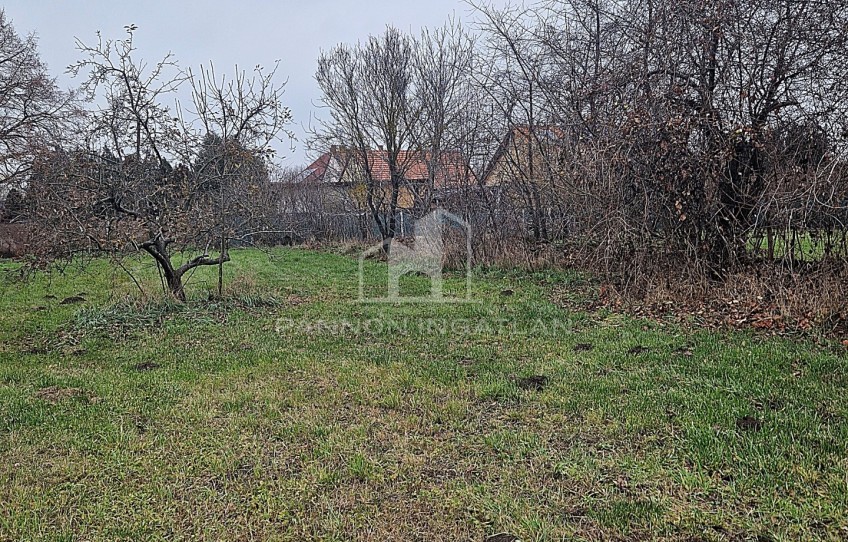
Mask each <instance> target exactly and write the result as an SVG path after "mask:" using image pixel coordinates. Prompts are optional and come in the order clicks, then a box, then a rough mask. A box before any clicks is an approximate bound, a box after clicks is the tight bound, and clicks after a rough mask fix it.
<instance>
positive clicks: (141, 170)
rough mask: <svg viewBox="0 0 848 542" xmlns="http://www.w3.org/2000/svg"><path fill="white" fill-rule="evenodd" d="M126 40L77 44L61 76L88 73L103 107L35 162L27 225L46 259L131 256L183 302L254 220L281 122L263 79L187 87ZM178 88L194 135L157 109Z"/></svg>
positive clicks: (169, 64) (178, 73)
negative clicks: (76, 54)
mask: <svg viewBox="0 0 848 542" xmlns="http://www.w3.org/2000/svg"><path fill="white" fill-rule="evenodd" d="M134 31H135V27H128V28H127V32H128V37H127V38H125V39H122V40H103V39H102V38H99V40H98V43H97V44H96V45H93V46H88V45H85V44H83V43H82V42H79V43H78V47H79V49H80V51H81V53H82V54H83V56H84V58H83V60H80V61H79V62H78V63H76V64H74V65H73V66H71V68H70V70H71V73H73V74H82V73H85V74H87V79H86V80H85V83H84V85H83V88H84V90H85V91H86V92H87V94H88V96H89V97H90V98H91V99H94V98H95V97H99V100H100V101H99V103H100V104H102V105H100V106H99V107H97V108H96V109H94V110H93V111H91V112H90V114H89V116H88V119H89V122H88V124H87V125H86V126H85V127H84V129H83V130H82V134H81V141H80V143H79V144H78V145H77V146H76V147H74V148H70V149H67V150H63V151H57V152H53V153H49V154H45V155H44V156H43V157H42V158H41V160H40V161H39V163H38V168H37V169H36V171H35V175H33V177H32V189H33V197H34V200H35V201H36V211H35V213H34V217H35V219H36V220H35V221H36V224H37V225H38V227H39V228H40V230H41V235H40V241H41V243H40V244H41V245H42V247H43V250H42V256H43V257H44V258H45V259H55V258H57V257H62V256H71V255H73V254H77V253H79V252H81V251H89V252H90V251H92V250H93V251H95V252H101V253H102V252H105V253H108V254H111V255H113V256H115V257H116V259H117V258H119V257H120V256H121V255H123V254H126V253H128V252H130V251H133V250H138V251H142V252H144V253H146V254H148V255H149V256H151V257H152V258H153V260H154V261H155V262H156V264H157V267H158V269H159V271H160V274H161V275H160V276H161V278H162V282H163V287H164V288H166V289H167V290H168V291H170V293H171V294H172V295H173V296H174V297H176V298H177V299H180V300H185V297H186V296H185V288H184V286H185V277H186V276H187V274H188V273H189V272H191V271H192V270H193V269H195V268H197V267H200V266H210V265H217V266H221V265H222V264H223V263H224V262H226V261H229V259H230V254H229V250H228V242H229V240H231V239H232V238H233V236H234V235H236V234H240V235H244V233H245V231H244V229H243V228H241V227H240V226H241V224H239V223H238V221H239V220H241V221H242V222H245V223H246V222H249V219H250V218H251V217H253V216H255V213H254V212H253V210H252V209H251V193H252V192H260V191H261V189H260V186H259V185H261V184H262V183H267V176H266V175H264V172H265V168H264V163H265V161H266V160H267V159H268V156H269V153H268V152H267V151H268V149H267V144H268V143H269V142H270V141H271V140H272V139H273V138H274V137H276V136H277V135H278V134H279V132H280V131H281V130H282V129H283V126H284V125H285V124H286V123H287V122H289V119H290V117H289V113H288V110H287V109H286V108H284V107H282V106H281V105H280V102H279V96H280V92H281V86H279V85H276V84H274V82H273V79H272V77H271V76H272V75H273V73H272V74H270V75H268V74H265V75H263V74H260V75H259V76H257V77H256V78H254V79H248V78H246V77H245V76H244V75H243V74H240V75H238V76H237V77H236V79H234V80H233V81H232V82H228V81H226V80H223V79H222V80H216V79H215V77H214V74H213V72H211V71H204V70H202V71H201V78H200V79H199V80H197V79H193V78H192V74H191V73H187V72H184V71H182V70H181V69H180V68H179V66H178V65H177V63H176V61H175V60H174V59H173V57H172V56H171V55H170V54H169V55H167V56H166V57H165V58H163V59H162V60H160V61H159V62H156V63H155V64H153V65H152V66H151V67H150V68H149V69H148V68H147V64H146V63H144V62H143V61H141V60H138V59H136V58H135V56H134V53H135V46H134V44H133V38H134ZM186 81H190V82H191V83H192V87H193V89H194V96H195V106H196V109H197V111H196V112H195V113H196V117H197V119H196V120H197V122H198V123H200V124H201V125H202V127H203V128H202V130H200V131H198V130H195V129H194V124H195V123H194V122H193V121H192V120H191V119H186V114H187V113H186V112H184V111H182V110H172V109H171V107H169V106H167V105H165V100H166V99H167V98H169V97H171V96H173V94H174V93H175V91H176V90H177V89H178V88H179V87H180V86H181V85H182V84H183V83H185V82H186ZM222 136H223V137H222ZM172 163H173V164H176V165H172ZM254 188H255V190H254ZM219 276H220V274H219ZM219 287H220V282H219Z"/></svg>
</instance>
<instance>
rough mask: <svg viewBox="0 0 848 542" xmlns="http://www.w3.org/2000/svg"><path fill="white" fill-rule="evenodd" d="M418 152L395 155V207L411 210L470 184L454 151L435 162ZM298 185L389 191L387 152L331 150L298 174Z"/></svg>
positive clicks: (468, 174) (467, 172)
mask: <svg viewBox="0 0 848 542" xmlns="http://www.w3.org/2000/svg"><path fill="white" fill-rule="evenodd" d="M431 157H432V154H430V153H427V152H421V151H413V150H403V151H400V152H399V153H398V159H397V163H398V168H399V170H400V171H399V174H400V175H401V176H402V179H401V181H400V188H399V193H398V207H399V208H400V209H413V208H415V207H416V205H422V201H425V200H427V201H429V199H428V198H427V196H428V195H429V196H435V195H437V194H438V193H439V192H442V191H445V190H450V189H451V188H455V187H459V186H462V185H464V184H465V183H468V182H474V177H473V173H472V172H471V170H470V169H469V167H468V164H467V163H466V162H465V160H464V159H463V157H462V154H461V153H459V152H457V151H447V152H443V153H441V154H440V156H439V157H438V158H437V159H433V158H431ZM301 177H302V179H303V181H302V182H305V183H322V184H324V185H335V186H345V187H349V188H350V189H351V190H352V191H354V193H355V192H356V191H357V190H360V191H362V190H364V188H363V187H365V186H368V185H369V183H370V184H372V185H377V186H381V187H384V190H385V191H386V192H388V191H389V190H390V189H391V183H392V176H391V171H390V167H389V155H388V152H387V151H385V150H381V149H372V150H368V151H365V152H361V151H358V150H355V149H351V148H348V147H341V146H333V147H332V148H331V149H330V151H329V152H326V153H324V154H322V155H321V156H319V157H318V158H317V159H316V160H315V161H314V162H313V163H312V164H310V165H309V166H308V167H307V168H306V169H305V170H304V172H303V174H302V176H301Z"/></svg>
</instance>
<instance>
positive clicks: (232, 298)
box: [0, 250, 848, 542]
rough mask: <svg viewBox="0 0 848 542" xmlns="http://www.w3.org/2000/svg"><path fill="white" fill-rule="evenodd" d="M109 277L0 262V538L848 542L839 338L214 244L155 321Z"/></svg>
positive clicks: (481, 277)
mask: <svg viewBox="0 0 848 542" xmlns="http://www.w3.org/2000/svg"><path fill="white" fill-rule="evenodd" d="M132 268H133V269H134V271H135V272H136V273H137V274H138V275H139V276H140V277H141V283H142V286H143V287H144V288H145V290H146V291H147V292H148V296H149V300H148V301H141V300H139V297H140V294H139V293H138V290H137V289H136V287H135V286H134V285H133V283H132V282H131V281H130V280H129V278H127V277H126V275H124V274H123V273H121V272H115V271H113V270H111V268H110V267H109V265H108V264H107V263H106V262H104V261H98V262H95V263H94V264H91V265H89V266H87V267H85V268H82V269H78V268H71V269H69V270H68V271H67V272H66V273H65V274H64V275H58V274H54V275H49V276H38V277H36V278H35V279H33V280H32V281H30V282H26V283H22V282H17V281H15V280H13V278H14V275H15V273H14V269H15V265H14V264H11V263H7V264H0V272H4V271H3V270H4V269H5V270H8V272H6V275H7V276H5V278H0V280H2V283H0V284H2V295H0V539H2V540H68V541H71V540H74V541H77V540H79V541H82V540H86V541H95V540H103V541H106V540H108V541H112V540H133V541H136V540H222V541H224V540H226V541H235V540H338V541H345V540H374V541H386V540H403V541H415V540H421V541H434V540H443V541H451V542H452V541H464V540H470V541H477V542H482V541H483V540H485V538H486V537H487V536H490V535H493V534H495V533H501V532H506V533H511V534H513V535H515V536H518V537H520V538H521V539H522V540H525V541H529V540H681V541H683V540H686V541H700V540H793V541H794V540H817V539H823V540H845V539H847V538H848V396H846V386H848V362H846V356H845V353H844V352H843V351H842V350H843V347H841V346H839V347H837V346H836V345H830V346H820V345H815V344H813V343H799V342H790V341H786V340H781V339H772V338H763V337H757V336H753V335H750V334H744V333H715V332H700V331H685V330H680V329H677V328H675V327H673V326H662V327H661V326H658V325H656V324H652V323H648V322H645V321H639V320H634V319H629V318H626V317H623V316H618V315H615V314H608V313H575V312H570V311H568V310H566V309H562V308H560V307H558V306H557V304H556V303H554V302H552V301H551V299H557V298H561V297H562V296H563V295H577V294H574V293H572V292H577V291H578V290H577V288H576V285H577V283H578V282H579V279H578V278H577V277H575V276H574V275H573V274H569V273H545V274H536V275H526V274H522V273H519V272H507V271H492V270H489V271H486V272H480V273H478V276H476V277H475V280H474V283H473V294H474V298H475V299H477V300H479V303H471V304H417V305H393V304H385V303H383V304H360V303H355V302H353V301H354V300H355V299H356V296H357V285H358V280H357V261H356V259H355V258H353V257H348V256H344V255H340V254H330V253H320V252H311V251H300V250H279V251H274V252H273V253H272V254H271V257H269V255H266V254H263V253H261V252H258V251H238V252H236V253H235V254H234V262H232V265H229V266H228V267H227V268H226V274H227V288H228V293H227V296H226V299H224V300H221V301H207V299H208V293H209V292H210V291H211V290H212V289H213V288H214V280H215V273H216V270H214V269H206V270H203V271H201V272H198V273H197V274H196V275H195V276H194V277H192V282H191V283H190V284H189V287H188V288H189V292H190V296H191V297H192V299H191V300H190V301H189V303H188V304H187V305H185V306H179V305H172V304H169V303H165V302H162V301H161V299H160V298H159V294H158V293H157V290H156V282H155V281H154V280H153V278H154V276H155V270H153V269H152V268H151V267H150V266H149V264H148V263H147V262H136V263H134V264H133V265H132ZM381 271H382V268H381V264H379V263H378V262H375V261H369V262H367V266H366V275H367V276H366V282H367V284H368V287H369V288H370V289H373V290H376V289H377V287H378V286H379V284H380V283H381V280H382V279H381ZM447 282H448V287H449V290H451V291H459V290H461V288H462V287H463V286H464V279H463V277H460V276H455V277H450V278H449V279H448V281H447ZM404 287H405V288H406V290H407V291H408V292H412V293H423V292H426V291H427V287H428V284H427V282H426V281H425V279H423V278H419V277H414V278H411V279H410V280H409V281H408V283H407V284H405V285H404ZM72 296H76V297H78V298H81V299H84V301H80V299H77V301H78V302H77V303H68V304H61V302H62V301H63V300H65V299H67V298H69V297H72Z"/></svg>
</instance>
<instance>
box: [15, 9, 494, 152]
mask: <svg viewBox="0 0 848 542" xmlns="http://www.w3.org/2000/svg"><path fill="white" fill-rule="evenodd" d="M494 3H495V4H496V5H502V4H505V3H507V0H495V2H494ZM3 7H4V9H5V10H6V15H7V17H9V18H10V19H11V20H12V22H13V23H14V25H15V28H16V30H17V31H18V33H20V34H28V33H30V32H35V33H36V34H37V35H38V37H39V51H40V53H41V58H42V59H43V60H44V61H45V62H46V63H47V64H48V67H49V69H50V72H51V73H52V74H53V75H54V76H56V77H58V79H59V82H60V85H61V86H62V87H65V88H67V87H72V86H77V84H78V82H75V81H74V80H73V79H72V78H70V77H69V76H68V75H66V74H64V73H63V72H64V71H65V68H66V67H67V66H68V65H69V64H71V63H72V62H73V61H74V60H76V59H78V55H77V51H76V50H75V48H74V43H75V41H74V38H75V37H78V38H80V39H82V40H83V41H84V42H86V43H93V42H94V41H95V39H96V37H95V32H96V31H97V30H100V31H101V32H102V33H103V35H104V37H107V38H123V37H124V36H125V33H124V29H123V27H124V25H128V24H135V25H137V26H138V31H137V32H136V38H135V40H136V45H137V46H138V49H139V54H140V56H142V57H143V58H144V59H146V60H149V61H154V60H158V59H159V58H160V57H161V56H163V55H164V54H165V53H167V52H168V51H171V52H173V53H174V54H175V56H176V58H177V59H178V60H179V61H180V64H181V66H183V67H184V68H186V67H189V66H192V67H196V66H198V65H199V64H201V63H208V62H209V61H210V60H211V61H213V62H214V63H215V67H216V70H218V71H221V72H223V71H227V72H232V70H233V67H234V66H235V65H238V66H239V67H240V68H244V69H247V70H250V69H252V68H253V67H254V66H255V65H257V64H261V65H263V66H266V67H270V66H273V64H274V62H275V61H276V60H280V68H279V71H278V74H279V75H280V76H281V78H288V84H287V86H286V96H285V98H286V102H287V105H288V106H289V107H290V108H291V109H292V113H293V114H294V117H295V118H294V120H295V125H294V126H293V127H292V128H293V131H294V132H295V134H296V136H297V137H298V138H299V139H301V141H299V142H296V143H295V146H296V149H295V151H294V152H290V151H288V147H287V146H280V151H281V152H280V154H281V155H283V156H285V157H286V160H285V162H286V163H289V164H292V165H298V164H302V163H305V162H306V160H307V157H306V152H305V149H304V142H303V141H302V139H303V138H304V137H305V131H304V128H303V126H304V125H307V124H308V123H309V120H310V115H311V114H319V115H320V111H318V110H316V107H315V106H316V105H317V103H318V100H319V99H320V92H319V91H318V87H317V85H316V84H315V80H314V78H313V75H314V73H315V62H316V59H317V58H318V53H319V51H320V50H321V49H329V48H330V47H332V46H334V45H335V44H337V43H355V42H356V41H358V40H362V39H364V38H366V37H367V36H368V35H369V34H379V33H380V32H382V31H383V29H384V28H385V27H386V25H388V24H392V25H394V26H396V27H398V28H400V29H401V30H406V31H412V32H415V33H417V32H418V31H419V30H420V29H421V27H423V26H439V25H441V24H443V23H444V22H445V21H446V20H447V19H448V18H449V17H450V16H452V15H453V16H456V17H457V18H458V19H460V20H462V21H464V22H470V21H471V20H473V14H472V12H471V9H470V8H469V7H468V6H467V5H466V4H465V3H463V2H462V0H424V1H414V0H363V1H356V0H306V1H295V0H278V1H270V0H267V1H261V0H242V1H241V2H236V1H233V0H205V1H201V0H172V1H170V2H169V1H165V0H153V1H146V0H141V1H133V2H126V1H122V0H112V1H108V0H85V1H83V0H65V1H59V0H7V1H6V2H3Z"/></svg>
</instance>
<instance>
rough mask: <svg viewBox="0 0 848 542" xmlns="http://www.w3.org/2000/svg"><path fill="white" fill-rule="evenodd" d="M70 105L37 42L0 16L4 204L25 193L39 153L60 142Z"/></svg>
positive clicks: (1, 185)
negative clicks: (10, 197)
mask: <svg viewBox="0 0 848 542" xmlns="http://www.w3.org/2000/svg"><path fill="white" fill-rule="evenodd" d="M70 105H71V96H70V95H68V94H66V93H63V92H61V91H60V90H59V89H58V87H57V86H56V82H55V80H54V79H52V78H51V77H50V76H49V75H48V73H47V68H46V66H45V65H44V64H43V63H42V62H41V59H40V58H39V56H38V49H37V41H36V38H35V36H34V35H29V36H26V37H23V38H22V37H21V36H19V35H18V34H17V33H16V32H15V29H14V27H13V26H12V23H11V22H10V21H9V20H8V19H7V18H6V14H5V12H4V11H3V10H0V199H2V198H4V197H5V195H6V193H7V192H8V191H9V190H11V189H13V188H18V189H21V188H23V187H24V185H25V181H26V177H27V176H28V175H29V173H30V170H31V168H32V163H33V160H34V157H35V155H36V154H37V153H38V152H39V149H40V148H42V147H44V146H45V145H49V144H53V143H55V142H56V141H58V140H59V139H60V138H61V136H62V126H63V121H64V120H67V119H68V118H69V115H71V110H70V107H69V106H70Z"/></svg>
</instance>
